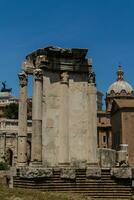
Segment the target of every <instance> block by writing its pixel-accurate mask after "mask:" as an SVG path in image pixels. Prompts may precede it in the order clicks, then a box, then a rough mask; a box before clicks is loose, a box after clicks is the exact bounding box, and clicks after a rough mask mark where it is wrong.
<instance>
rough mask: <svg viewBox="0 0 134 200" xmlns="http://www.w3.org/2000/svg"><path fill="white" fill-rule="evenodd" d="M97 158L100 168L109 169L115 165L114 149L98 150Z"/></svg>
mask: <svg viewBox="0 0 134 200" xmlns="http://www.w3.org/2000/svg"><path fill="white" fill-rule="evenodd" d="M98 158H99V163H100V167H102V168H111V167H115V165H116V151H115V150H114V149H107V148H99V149H98Z"/></svg>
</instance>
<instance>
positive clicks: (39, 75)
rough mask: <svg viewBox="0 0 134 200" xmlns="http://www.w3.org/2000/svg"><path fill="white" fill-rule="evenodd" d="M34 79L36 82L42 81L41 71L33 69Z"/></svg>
mask: <svg viewBox="0 0 134 200" xmlns="http://www.w3.org/2000/svg"><path fill="white" fill-rule="evenodd" d="M33 74H34V77H35V80H38V81H42V79H43V72H42V70H41V69H35V70H34V72H33Z"/></svg>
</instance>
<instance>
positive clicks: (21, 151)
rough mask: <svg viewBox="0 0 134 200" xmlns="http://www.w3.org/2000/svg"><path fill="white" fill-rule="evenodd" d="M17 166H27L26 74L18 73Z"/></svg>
mask: <svg viewBox="0 0 134 200" xmlns="http://www.w3.org/2000/svg"><path fill="white" fill-rule="evenodd" d="M18 76H19V80H20V99H19V130H18V166H25V165H26V164H27V74H26V73H25V72H22V73H20V74H19V75H18Z"/></svg>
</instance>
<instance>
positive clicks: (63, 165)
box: [58, 162, 70, 168]
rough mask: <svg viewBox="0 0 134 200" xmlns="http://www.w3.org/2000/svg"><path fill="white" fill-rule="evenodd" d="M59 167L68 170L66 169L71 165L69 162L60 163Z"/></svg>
mask: <svg viewBox="0 0 134 200" xmlns="http://www.w3.org/2000/svg"><path fill="white" fill-rule="evenodd" d="M58 166H59V167H61V168H64V167H65V168H66V167H70V163H69V162H64V163H58Z"/></svg>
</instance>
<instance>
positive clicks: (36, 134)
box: [31, 69, 43, 164]
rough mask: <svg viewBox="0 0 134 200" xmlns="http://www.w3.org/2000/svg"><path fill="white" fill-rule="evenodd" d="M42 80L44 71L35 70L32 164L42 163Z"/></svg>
mask: <svg viewBox="0 0 134 200" xmlns="http://www.w3.org/2000/svg"><path fill="white" fill-rule="evenodd" d="M42 79H43V74H42V70H41V69H36V70H34V80H33V81H34V83H33V99H32V100H33V102H32V108H33V110H32V154H31V161H32V164H34V163H36V164H37V163H38V162H39V163H41V162H42Z"/></svg>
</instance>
